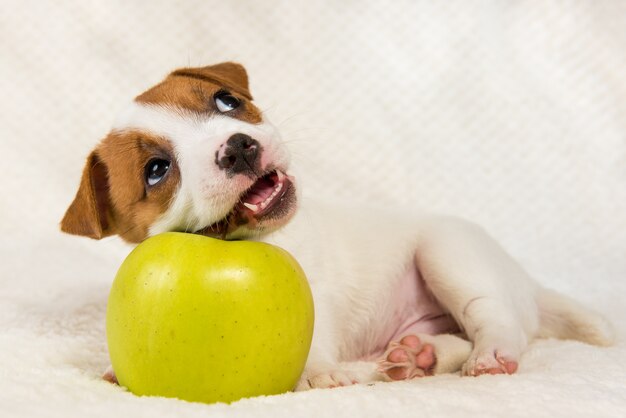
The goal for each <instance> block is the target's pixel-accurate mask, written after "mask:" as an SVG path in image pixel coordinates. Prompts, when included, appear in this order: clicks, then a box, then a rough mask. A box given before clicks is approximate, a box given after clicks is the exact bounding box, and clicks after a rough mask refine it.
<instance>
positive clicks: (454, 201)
mask: <svg viewBox="0 0 626 418" xmlns="http://www.w3.org/2000/svg"><path fill="white" fill-rule="evenodd" d="M0 49H1V50H2V51H3V53H2V59H1V60H0V91H2V93H3V100H2V102H1V104H0V107H1V109H0V120H1V123H0V155H1V156H2V158H1V161H2V165H1V167H2V175H1V176H0V185H1V186H2V187H1V190H2V196H3V197H2V200H1V202H0V415H1V416H3V417H11V418H14V417H15V418H17V417H37V416H51V417H54V416H58V417H68V416H70V417H71V416H81V417H82V416H88V417H107V418H109V417H112V416H113V417H117V416H120V417H121V416H132V417H151V418H153V417H161V416H185V417H213V416H229V417H253V416H254V417H257V416H258V417H272V418H277V417H300V416H302V417H306V416H311V417H313V416H336V417H351V418H353V417H378V416H389V417H391V416H437V417H439V416H481V417H482V416H520V417H522V416H534V417H537V416H549V417H555V416H564V417H565V416H567V417H572V416H598V417H600V416H615V417H623V416H626V342H625V340H624V338H623V335H624V331H626V326H625V325H624V319H626V304H624V302H623V298H624V294H626V76H625V74H626V3H625V2H623V1H620V0H615V1H610V0H607V1H602V2H589V1H569V2H539V1H536V2H500V1H477V2H462V1H458V2H457V1H452V2H429V1H408V0H407V1H394V2H388V1H380V2H376V1H361V2H355V1H341V2H339V1H316V2H313V1H304V0H303V1H263V2H257V1H239V2H223V1H207V0H197V1H185V2H154V1H148V0H145V1H144V0H142V1H132V2H129V1H122V0H112V1H107V2H83V1H70V0H55V1H21V0H20V1H17V0H9V1H5V2H4V3H3V6H2V11H1V12H0ZM223 60H235V61H239V62H241V63H243V64H244V65H246V67H247V68H248V71H249V75H250V79H251V88H252V93H253V94H254V96H255V99H256V100H257V103H258V104H259V105H260V106H261V108H262V109H264V110H265V111H266V114H267V115H268V117H269V118H270V119H271V120H273V121H274V122H275V123H276V124H278V125H279V127H280V128H281V130H282V133H283V136H284V138H285V140H286V141H288V142H289V144H290V146H291V148H292V150H293V159H294V167H295V168H296V172H297V174H298V178H299V180H300V184H301V186H302V187H303V188H304V190H305V194H309V195H320V196H323V197H326V198H332V199H341V200H351V201H353V202H354V203H355V204H361V205H364V206H366V205H367V204H369V203H370V202H376V203H377V204H379V205H386V206H398V207H418V206H419V207H421V208H427V209H431V210H435V211H441V212H446V213H453V214H457V215H460V216H464V217H467V218H470V219H472V220H474V221H476V222H478V223H480V224H482V225H483V226H485V227H486V228H487V229H488V230H489V231H490V232H491V233H492V234H493V235H494V236H495V237H496V238H497V239H498V240H499V241H500V242H502V243H503V245H504V246H505V247H506V248H507V249H508V250H509V251H510V252H511V253H512V254H513V255H514V256H515V257H516V258H517V259H519V260H520V261H521V262H522V264H523V265H524V266H525V267H526V268H527V269H528V270H529V271H530V272H531V274H532V275H533V276H535V277H536V278H537V279H538V280H539V281H541V282H542V283H543V284H544V285H546V286H549V287H552V288H555V289H557V290H559V291H561V292H564V293H566V294H569V295H571V296H573V297H576V298H577V299H579V300H581V301H583V302H584V303H586V304H588V305H589V306H592V307H594V308H596V309H597V310H599V311H601V312H603V313H604V314H606V315H607V316H608V317H610V318H611V319H612V321H613V323H614V324H615V327H616V329H617V330H618V343H617V344H616V345H615V346H614V347H610V348H596V347H591V346H587V345H584V344H581V343H577V342H563V341H553V340H550V341H537V342H535V343H533V344H532V345H531V346H530V348H529V349H528V351H527V352H526V353H525V354H524V356H523V358H522V362H521V367H520V370H519V373H518V374H516V375H514V376H483V377H480V378H461V377H459V376H457V375H443V376H438V377H432V378H424V379H418V380H414V381H409V382H399V383H381V384H376V385H373V386H354V387H346V388H339V389H333V390H315V391H310V392H305V393H289V394H284V395H280V396H271V397H259V398H254V399H246V400H242V401H240V402H237V403H234V404H232V405H223V404H218V405H203V404H192V403H187V402H182V401H178V400H174V399H162V398H149V397H143V398H140V397H136V396H134V395H132V394H130V393H128V392H125V391H124V390H122V389H121V388H119V387H116V386H113V385H110V384H107V383H105V382H103V381H101V380H100V379H99V376H100V374H101V372H102V371H103V370H104V369H105V367H106V366H107V364H108V356H107V350H106V343H105V334H104V312H105V306H106V298H107V295H108V289H109V286H110V283H111V280H112V278H113V277H114V274H115V271H116V268H117V266H118V265H119V264H120V263H121V261H122V260H123V258H124V257H125V255H126V254H127V253H128V251H129V250H130V247H129V246H127V245H125V244H123V243H122V242H120V241H119V240H118V239H116V238H110V239H105V240H103V241H100V242H95V241H90V240H88V239H80V238H75V237H69V236H63V235H62V234H60V233H59V232H58V227H57V224H58V222H59V220H60V219H61V217H62V215H63V212H64V210H65V209H66V207H67V205H68V204H69V203H70V201H71V199H72V198H73V195H74V193H75V191H76V188H77V185H78V181H79V178H80V173H81V170H82V165H83V163H84V159H85V157H86V156H87V154H88V152H89V151H90V149H91V148H92V147H93V146H94V145H95V143H96V141H97V140H98V139H99V138H102V137H103V136H104V135H105V133H106V132H107V130H108V128H109V126H110V125H111V123H112V121H113V119H114V117H115V115H116V113H117V112H118V111H119V110H121V109H122V108H123V107H124V105H125V104H126V103H127V102H128V101H129V100H131V99H132V97H134V95H136V94H138V93H139V92H141V91H142V90H143V89H145V88H147V87H149V86H150V85H152V84H154V83H156V82H157V81H159V80H160V79H161V78H162V77H163V76H164V75H165V74H167V72H169V71H170V70H171V69H173V68H174V67H180V66H188V65H192V66H194V65H205V64H210V63H216V62H219V61H223Z"/></svg>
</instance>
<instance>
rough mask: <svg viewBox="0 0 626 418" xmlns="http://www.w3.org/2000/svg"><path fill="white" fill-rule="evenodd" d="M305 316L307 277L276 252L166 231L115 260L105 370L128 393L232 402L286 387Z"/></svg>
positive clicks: (300, 359) (308, 331) (309, 326)
mask: <svg viewBox="0 0 626 418" xmlns="http://www.w3.org/2000/svg"><path fill="white" fill-rule="evenodd" d="M313 321H314V314H313V299H312V297H311V291H310V288H309V285H308V282H307V280H306V277H305V275H304V272H303V271H302V269H301V267H300V265H299V264H298V263H297V262H296V260H295V259H294V258H293V257H292V256H291V255H290V254H289V253H288V252H286V251H285V250H283V249H281V248H278V247H275V246H272V245H269V244H265V243H260V242H250V241H221V240H218V239H213V238H208V237H204V236H200V235H193V234H184V233H177V232H167V233H164V234H160V235H157V236H154V237H152V238H149V239H148V240H146V241H144V242H143V243H141V244H140V245H139V246H137V247H136V248H135V249H134V250H133V251H132V252H131V253H130V255H129V256H128V257H127V258H126V260H125V261H124V262H123V264H122V266H121V267H120V269H119V271H118V273H117V276H116V277H115V280H114V282H113V285H112V288H111V293H110V295H109V301H108V305H107V313H106V332H107V342H108V346H109V354H110V357H111V363H112V365H113V370H114V371H115V374H116V376H117V379H118V381H119V383H120V385H122V386H125V387H127V388H128V389H129V390H130V391H131V392H133V393H135V394H137V395H155V396H167V397H175V398H179V399H184V400H188V401H199V402H232V401H235V400H237V399H240V398H244V397H250V396H257V395H270V394H278V393H283V392H286V391H289V390H292V389H293V388H294V386H295V385H296V383H297V381H298V379H299V377H300V375H301V373H302V371H303V369H304V364H305V362H306V359H307V355H308V352H309V348H310V345H311V338H312V335H313Z"/></svg>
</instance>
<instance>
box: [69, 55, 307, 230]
mask: <svg viewBox="0 0 626 418" xmlns="http://www.w3.org/2000/svg"><path fill="white" fill-rule="evenodd" d="M288 166H289V156H288V154H287V151H286V149H285V147H284V146H283V145H282V142H281V139H280V136H279V133H278V131H277V130H276V128H275V127H274V126H273V125H272V124H271V123H269V122H268V121H267V120H266V119H265V118H264V117H263V115H262V114H261V112H260V111H259V109H258V108H257V107H256V106H255V105H254V104H253V103H252V96H251V95H250V92H249V90H248V77H247V74H246V71H245V69H244V68H243V67H242V66H241V65H238V64H235V63H223V64H218V65H213V66H209V67H202V68H183V69H179V70H176V71H174V72H172V73H171V74H170V75H169V76H168V77H167V78H166V79H165V80H164V81H162V82H161V83H160V84H158V85H156V86H154V87H153V88H151V89H149V90H148V91H146V92H145V93H143V94H141V95H139V96H138V97H137V98H136V99H135V100H134V101H133V102H132V104H131V105H130V106H129V107H128V109H126V111H125V112H123V113H122V114H121V115H120V116H119V118H118V120H117V122H116V123H115V125H114V126H113V129H112V130H111V132H110V133H109V135H108V136H107V137H106V138H105V139H104V140H102V142H101V143H100V144H98V146H96V148H95V149H94V150H93V151H92V153H91V154H90V155H89V157H88V159H87V164H86V166H85V168H84V170H83V176H82V180H81V182H80V186H79V189H78V192H77V194H76V198H75V199H74V201H73V202H72V204H71V205H70V207H69V208H68V210H67V212H66V214H65V217H64V218H63V220H62V222H61V229H62V230H63V231H65V232H68V233H70V234H76V235H84V236H88V237H91V238H96V239H100V238H103V237H106V236H109V235H114V234H118V235H120V236H121V237H122V238H124V239H125V240H127V241H130V242H139V241H142V240H143V239H145V238H147V237H148V236H150V235H154V234H158V233H161V232H165V231H187V232H195V233H201V234H205V235H209V236H215V237H220V238H225V239H238V238H246V237H250V236H254V235H261V234H264V233H267V232H271V231H273V230H276V229H277V228H280V227H281V226H282V225H284V224H285V223H287V222H288V221H289V220H290V219H291V217H292V216H293V214H294V212H295V210H296V193H295V184H294V180H293V178H292V177H290V176H289V175H287V174H286V173H287V170H288Z"/></svg>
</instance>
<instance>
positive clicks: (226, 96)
mask: <svg viewBox="0 0 626 418" xmlns="http://www.w3.org/2000/svg"><path fill="white" fill-rule="evenodd" d="M214 99H215V104H216V105H217V110H219V111H220V112H222V113H226V112H230V111H231V110H234V109H237V108H238V107H239V105H240V104H241V102H240V101H239V99H238V98H236V97H235V96H233V95H232V94H230V93H228V92H225V91H222V92H219V93H217V94H216V95H215V97H214Z"/></svg>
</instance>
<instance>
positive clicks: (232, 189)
mask: <svg viewBox="0 0 626 418" xmlns="http://www.w3.org/2000/svg"><path fill="white" fill-rule="evenodd" d="M125 130H140V131H145V132H148V133H150V134H152V135H157V136H159V137H163V138H166V139H168V140H169V141H171V142H172V143H173V144H174V148H175V152H176V159H177V161H178V165H179V167H180V170H181V177H182V178H183V179H184V181H183V182H182V183H181V186H180V188H179V189H178V190H177V192H176V196H175V198H174V199H173V202H172V204H171V206H170V209H169V210H168V211H167V213H165V214H164V215H163V216H161V217H160V219H159V221H158V222H156V223H155V224H154V225H152V227H151V228H150V234H151V235H156V234H158V233H161V232H165V231H172V230H192V231H195V230H198V229H201V228H203V227H205V226H207V225H210V224H212V223H214V222H217V221H218V220H220V219H222V218H224V217H225V216H226V215H227V214H228V213H229V212H230V211H231V209H232V208H233V206H234V205H235V204H236V203H237V201H238V199H239V195H240V194H241V193H242V192H243V191H245V190H246V189H247V188H249V187H250V186H251V185H252V183H253V182H254V180H253V179H250V178H249V177H245V176H234V177H228V176H227V174H226V172H225V171H224V170H220V169H219V168H218V166H217V165H216V164H215V153H216V151H217V150H218V149H219V147H220V146H221V145H222V144H224V143H225V142H226V141H227V140H228V138H229V137H230V136H231V135H233V134H236V133H243V134H246V135H249V136H250V137H252V138H255V139H256V140H257V141H259V143H260V144H261V145H262V147H263V152H262V154H261V167H263V168H265V167H268V166H270V165H271V166H272V167H273V168H282V169H283V170H285V169H286V166H288V161H289V154H288V152H287V149H286V148H285V147H283V146H281V139H280V134H279V132H278V130H277V129H276V127H275V126H274V125H272V124H271V123H270V122H269V121H267V120H264V121H263V122H261V123H258V124H251V123H246V122H243V121H241V120H238V119H234V118H231V117H228V116H225V115H222V114H213V115H210V116H209V115H200V114H197V113H194V112H190V111H186V110H183V109H178V108H172V107H164V106H156V105H146V104H141V103H137V102H133V103H132V104H131V105H129V106H128V107H127V109H126V110H125V111H124V112H123V113H121V114H120V115H119V116H118V118H117V120H116V122H115V124H114V126H113V131H114V132H120V131H125Z"/></svg>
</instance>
